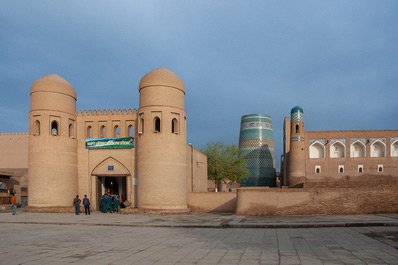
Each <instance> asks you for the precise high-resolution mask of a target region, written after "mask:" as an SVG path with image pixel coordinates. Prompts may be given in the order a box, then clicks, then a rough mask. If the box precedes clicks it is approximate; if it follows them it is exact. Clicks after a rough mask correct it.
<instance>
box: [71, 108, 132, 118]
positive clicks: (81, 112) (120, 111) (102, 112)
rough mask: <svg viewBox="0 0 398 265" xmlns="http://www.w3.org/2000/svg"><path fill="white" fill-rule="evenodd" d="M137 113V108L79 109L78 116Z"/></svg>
mask: <svg viewBox="0 0 398 265" xmlns="http://www.w3.org/2000/svg"><path fill="white" fill-rule="evenodd" d="M131 114H137V110H136V109H133V110H132V109H118V110H116V109H113V110H111V109H108V110H106V109H104V110H79V111H77V112H76V115H77V116H108V115H131Z"/></svg>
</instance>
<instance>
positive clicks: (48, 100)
mask: <svg viewBox="0 0 398 265" xmlns="http://www.w3.org/2000/svg"><path fill="white" fill-rule="evenodd" d="M30 98H31V101H30V110H31V111H35V110H46V109H47V110H53V111H62V112H66V113H70V114H74V113H75V111H76V98H77V97H76V91H75V89H74V88H73V87H72V86H71V84H69V83H68V82H67V81H66V80H65V79H63V78H62V77H60V76H58V75H56V74H51V75H46V76H44V77H42V78H39V79H38V80H36V81H35V82H34V83H33V84H32V86H31V87H30Z"/></svg>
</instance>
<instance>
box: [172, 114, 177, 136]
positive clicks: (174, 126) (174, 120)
mask: <svg viewBox="0 0 398 265" xmlns="http://www.w3.org/2000/svg"><path fill="white" fill-rule="evenodd" d="M171 132H172V133H175V134H178V120H177V119H175V118H174V119H173V120H172V121H171Z"/></svg>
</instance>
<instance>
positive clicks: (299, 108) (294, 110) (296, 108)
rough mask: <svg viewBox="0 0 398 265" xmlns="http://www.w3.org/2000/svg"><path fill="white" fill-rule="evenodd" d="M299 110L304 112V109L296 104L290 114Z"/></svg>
mask: <svg viewBox="0 0 398 265" xmlns="http://www.w3.org/2000/svg"><path fill="white" fill-rule="evenodd" d="M297 112H301V113H304V111H303V109H302V108H301V107H299V106H296V107H294V108H292V110H291V111H290V114H293V113H297Z"/></svg>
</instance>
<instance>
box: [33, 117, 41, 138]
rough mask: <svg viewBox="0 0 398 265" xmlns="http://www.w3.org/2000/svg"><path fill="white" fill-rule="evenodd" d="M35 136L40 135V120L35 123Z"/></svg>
mask: <svg viewBox="0 0 398 265" xmlns="http://www.w3.org/2000/svg"><path fill="white" fill-rule="evenodd" d="M33 135H40V121H38V120H36V121H35V127H34V132H33Z"/></svg>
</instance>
